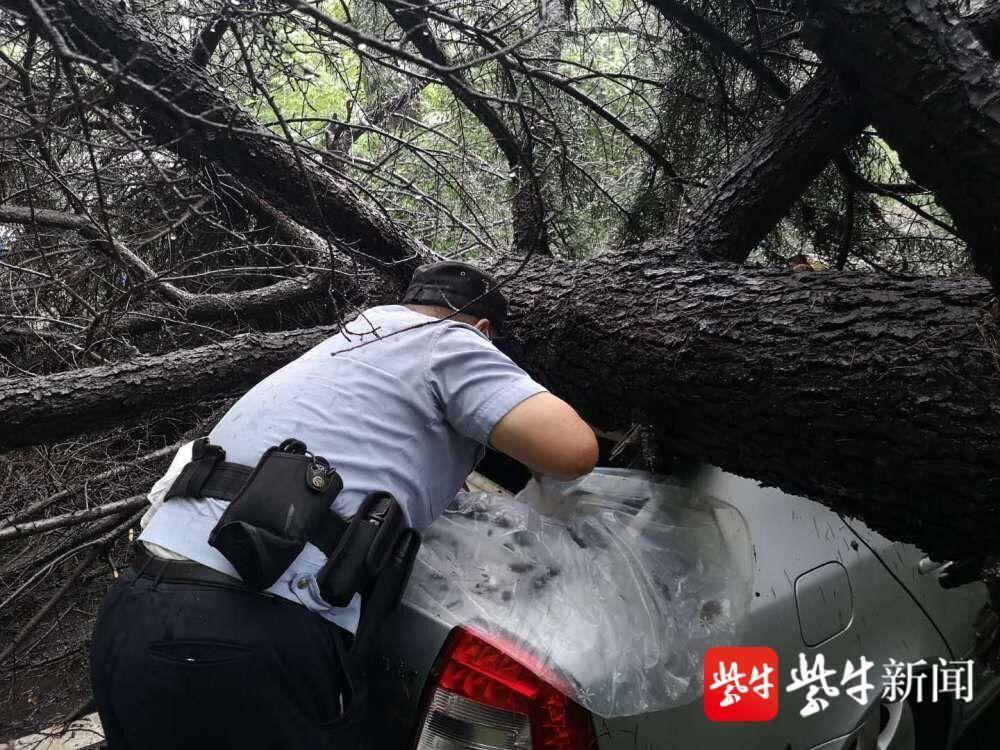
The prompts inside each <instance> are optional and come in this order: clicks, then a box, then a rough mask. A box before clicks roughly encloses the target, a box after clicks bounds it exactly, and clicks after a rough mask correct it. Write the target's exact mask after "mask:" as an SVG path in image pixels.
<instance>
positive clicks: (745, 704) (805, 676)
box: [702, 646, 974, 722]
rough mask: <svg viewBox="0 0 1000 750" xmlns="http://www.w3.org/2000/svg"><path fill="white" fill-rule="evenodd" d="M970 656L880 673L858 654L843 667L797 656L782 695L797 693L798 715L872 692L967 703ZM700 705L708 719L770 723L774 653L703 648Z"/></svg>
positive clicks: (774, 706)
mask: <svg viewBox="0 0 1000 750" xmlns="http://www.w3.org/2000/svg"><path fill="white" fill-rule="evenodd" d="M973 664H974V662H973V660H971V659H968V660H965V661H947V660H946V659H938V660H937V662H935V663H928V662H927V661H925V660H923V659H919V660H917V661H911V662H901V661H897V660H895V659H889V661H888V662H886V663H885V664H882V665H881V667H882V671H881V673H876V674H872V668H873V667H874V666H875V662H873V661H871V660H870V659H868V658H866V657H864V656H860V657H859V658H858V659H857V661H856V662H855V661H854V660H852V659H846V660H845V662H844V665H843V668H842V669H835V668H833V667H830V666H827V662H826V657H825V656H824V655H823V654H821V653H816V654H811V655H809V656H807V655H806V654H804V653H801V652H800V653H799V654H798V660H797V663H796V665H795V666H793V667H792V668H791V669H790V670H789V677H790V679H789V680H788V682H787V684H785V687H784V692H785V693H796V692H798V693H799V696H800V697H801V698H803V699H804V701H803V702H802V703H801V704H798V702H797V704H796V706H795V707H796V709H797V711H798V714H799V716H801V717H802V718H808V717H810V716H814V715H816V714H819V713H822V712H823V711H825V710H826V709H827V708H829V706H830V701H832V700H837V699H841V700H842V699H844V698H847V699H849V700H853V701H855V702H856V703H857V704H858V705H860V706H865V707H867V706H869V705H871V703H872V702H873V701H874V700H875V696H876V695H880V696H881V698H882V699H884V700H886V701H888V702H889V703H895V702H897V701H901V700H914V701H917V702H918V703H920V702H924V701H928V702H931V703H937V702H938V701H939V700H941V699H943V698H944V697H945V696H951V697H952V698H953V699H954V700H960V701H964V702H966V703H970V702H971V701H972V681H973ZM704 679H705V683H704V696H703V699H702V706H703V708H704V711H705V716H706V717H707V718H708V719H709V720H710V721H740V722H744V721H771V719H773V718H774V717H775V716H777V715H778V693H779V692H780V691H781V686H780V684H779V683H780V679H779V672H778V655H777V653H775V651H774V649H772V648H769V647H767V646H719V647H716V648H711V649H709V650H708V651H706V652H705V661H704Z"/></svg>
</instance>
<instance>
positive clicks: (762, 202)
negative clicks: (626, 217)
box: [679, 71, 868, 263]
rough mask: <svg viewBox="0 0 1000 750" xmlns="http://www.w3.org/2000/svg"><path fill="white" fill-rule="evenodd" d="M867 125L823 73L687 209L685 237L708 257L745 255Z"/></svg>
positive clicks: (836, 83)
mask: <svg viewBox="0 0 1000 750" xmlns="http://www.w3.org/2000/svg"><path fill="white" fill-rule="evenodd" d="M867 122H868V120H867V116H866V115H865V113H864V112H863V111H862V108H861V107H860V106H858V104H857V103H856V102H855V101H854V100H853V99H852V98H851V97H850V96H848V95H847V92H846V91H845V90H844V87H843V85H842V84H841V83H840V81H839V80H838V79H837V76H836V75H835V74H834V73H832V72H830V71H822V72H820V73H817V74H816V76H815V77H813V79H812V80H811V81H809V82H808V83H807V84H806V85H805V86H803V87H802V89H800V90H799V91H798V92H796V94H795V96H793V97H792V98H791V99H790V100H789V101H788V105H787V106H786V107H785V108H784V109H783V110H782V111H781V112H780V113H779V114H778V115H777V117H775V119H774V121H773V122H771V123H769V124H768V126H767V127H766V128H765V129H764V131H763V132H762V133H761V134H760V135H759V136H758V137H757V139H756V140H755V141H754V142H753V143H752V144H751V145H750V147H749V148H748V149H747V150H746V151H745V152H744V153H743V154H742V155H740V156H739V157H737V158H736V160H735V161H734V163H733V164H732V165H730V167H729V169H728V171H727V172H726V173H725V174H724V175H723V177H722V178H721V179H719V180H718V182H716V184H715V185H713V186H712V189H711V190H710V191H708V192H707V193H706V195H705V197H704V198H703V199H702V200H701V201H700V202H699V204H698V205H697V206H695V207H694V208H692V209H691V210H690V211H689V212H688V213H686V214H685V216H684V223H683V226H682V228H681V231H680V233H679V239H680V241H681V242H682V243H684V244H686V245H688V246H689V247H691V248H693V249H695V250H696V251H697V252H698V253H699V255H700V256H701V257H702V258H704V259H705V260H728V261H733V262H737V263H739V262H742V261H744V260H746V259H747V256H748V255H749V254H750V252H751V251H752V250H753V249H754V248H755V247H757V245H758V243H759V242H760V241H761V240H762V239H764V237H765V236H766V235H767V233H768V232H770V231H771V229H773V228H774V225H775V224H777V223H778V222H779V221H780V220H781V218H782V217H783V216H785V215H786V214H787V213H788V207H789V206H791V205H792V203H793V202H794V201H795V200H796V199H797V198H798V197H799V196H800V195H802V193H803V192H804V191H805V190H806V188H808V187H809V184H810V183H811V182H812V181H813V180H814V179H816V176H817V175H819V173H820V172H821V171H823V168H824V167H825V166H826V165H827V164H829V163H830V160H831V159H833V158H834V157H835V156H836V155H837V154H839V153H841V152H842V150H843V149H844V148H845V147H846V146H848V145H849V144H850V143H851V141H853V140H854V139H855V138H857V137H858V135H860V134H861V131H862V129H864V127H865V125H866V124H867Z"/></svg>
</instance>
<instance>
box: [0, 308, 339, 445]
mask: <svg viewBox="0 0 1000 750" xmlns="http://www.w3.org/2000/svg"><path fill="white" fill-rule="evenodd" d="M336 330H337V326H323V327H319V328H313V329H309V330H304V331H283V332H281V333H267V334H251V335H246V336H239V337H237V338H234V339H233V340H232V341H227V342H225V343H222V344H211V345H209V346H202V347H199V348H197V349H188V350H181V351H177V352H172V353H171V354H165V355H161V356H141V357H136V358H134V359H131V360H129V361H128V362H123V363H121V364H115V365H102V366H100V367H93V368H90V369H85V370H71V371H68V372H60V373H57V374H55V375H48V376H45V377H40V378H22V379H17V380H7V381H0V393H2V395H0V413H2V412H4V409H5V407H4V406H3V405H4V404H5V405H9V406H10V407H11V410H12V411H10V412H8V416H9V418H10V419H11V420H13V421H11V422H7V423H6V424H5V425H4V427H3V429H2V430H0V432H3V433H5V434H2V435H0V447H2V448H4V449H6V448H12V447H15V446H18V445H32V444H37V443H43V442H46V441H50V440H55V439H58V438H59V437H65V436H67V435H72V434H76V433H80V432H86V431H89V430H93V429H98V428H100V427H104V426H107V425H111V424H114V423H115V422H117V421H119V420H121V419H122V417H123V416H124V415H129V416H133V415H139V414H142V413H143V412H147V411H149V410H150V409H156V408H169V407H171V406H173V405H175V404H180V403H195V402H198V401H199V400H201V399H202V398H205V397H207V396H212V395H216V394H219V393H228V392H234V391H238V390H239V389H241V388H247V387H249V386H250V385H252V384H253V383H255V382H256V381H258V380H260V379H261V378H262V377H264V376H265V375H267V374H269V373H271V372H273V371H274V370H277V369H278V368H279V367H281V366H282V365H284V364H285V363H286V362H289V361H290V360H292V359H294V358H295V357H297V356H299V355H300V354H302V353H304V352H305V351H306V350H308V349H309V348H310V347H311V346H314V345H315V344H317V343H319V342H320V341H322V340H323V339H324V338H326V337H327V336H330V335H332V334H333V333H334V332H335V331H336ZM15 411H16V412H17V413H16V414H15V413H14V412H15ZM8 428H9V430H8Z"/></svg>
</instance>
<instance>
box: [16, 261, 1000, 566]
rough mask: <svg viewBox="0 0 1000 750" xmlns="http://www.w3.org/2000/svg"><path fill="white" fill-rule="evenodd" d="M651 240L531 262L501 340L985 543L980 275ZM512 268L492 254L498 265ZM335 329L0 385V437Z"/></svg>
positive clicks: (780, 465) (604, 398)
mask: <svg viewBox="0 0 1000 750" xmlns="http://www.w3.org/2000/svg"><path fill="white" fill-rule="evenodd" d="M654 250H655V249H651V248H637V249H635V250H633V251H632V252H628V253H624V254H615V255H609V256H603V257H602V258H599V259H596V260H593V261H588V262H586V263H578V264H564V263H561V262H557V261H553V260H551V259H537V260H535V261H533V262H532V263H531V264H530V265H529V266H528V267H527V268H525V269H524V270H523V271H522V272H521V273H520V274H519V275H517V276H516V277H515V278H512V279H510V281H509V283H508V285H507V289H508V292H509V294H510V296H511V298H512V302H513V304H514V309H515V312H516V316H515V320H514V323H513V327H512V333H513V338H512V340H510V341H508V342H507V345H506V348H507V349H508V351H509V352H510V353H511V354H512V355H513V356H514V357H515V358H517V360H518V361H519V362H521V363H522V364H523V365H524V366H526V367H527V368H528V369H529V370H530V371H531V372H532V373H533V374H534V375H536V376H537V377H538V378H540V379H541V380H542V381H543V382H545V383H546V384H548V385H549V386H550V387H551V388H552V389H553V390H554V391H555V392H557V393H559V394H561V395H563V396H566V397H567V398H569V399H570V400H572V402H573V403H574V404H576V405H578V406H579V407H580V408H581V409H582V410H583V411H584V413H585V414H586V416H587V417H588V418H589V419H591V420H594V421H595V422H596V423H598V424H600V425H602V426H604V427H609V428H613V427H618V426H621V425H622V424H623V423H628V422H630V421H632V420H633V419H636V418H640V419H642V420H643V421H647V422H649V423H651V424H655V425H659V426H662V427H663V428H664V429H665V431H666V433H667V434H668V435H669V436H670V438H671V440H672V444H673V445H674V446H675V449H676V450H677V452H678V453H679V454H682V455H687V456H691V457H696V458H699V459H703V460H708V461H711V462H713V463H716V464H718V465H720V466H722V467H724V468H727V469H729V470H731V471H734V472H736V473H739V474H743V475H748V476H753V477H756V478H758V479H761V480H763V481H766V482H769V483H773V484H776V485H778V486H781V487H783V488H784V489H786V490H789V491H792V492H796V493H799V494H804V495H807V496H810V497H813V498H815V499H818V500H821V501H824V502H826V503H828V504H830V505H831V506H833V507H834V508H837V509H839V510H841V511H844V512H848V513H851V514H854V515H860V516H861V517H862V518H864V519H865V520H866V521H867V522H869V523H870V524H872V525H873V526H875V527H876V528H878V529H880V530H882V531H883V532H885V533H886V534H888V535H890V536H892V537H894V538H899V539H906V540H913V541H916V542H918V543H919V544H921V545H922V546H923V547H924V548H925V549H926V550H927V552H928V553H929V554H931V555H936V556H938V557H940V558H951V557H955V556H957V555H965V554H970V553H974V552H986V551H990V550H995V549H996V548H997V546H998V545H1000V515H998V514H997V509H996V497H997V492H998V490H1000V484H998V480H997V479H996V477H998V476H1000V377H998V362H1000V349H998V348H997V341H998V338H997V336H998V334H997V331H996V327H995V324H994V323H993V322H992V320H989V319H987V318H986V317H985V315H984V313H983V307H984V305H985V303H986V301H987V300H988V299H989V298H990V294H991V292H990V288H989V285H988V284H987V283H986V282H984V281H981V280H978V279H940V280H932V279H895V280H890V279H886V278H882V277H878V276H874V275H870V274H859V273H836V272H821V273H811V274H789V273H787V272H784V271H759V270H758V271H752V270H736V269H733V268H732V267H729V266H724V265H705V264H703V263H698V262H695V261H691V260H690V259H687V258H686V256H681V255H675V256H673V257H669V256H666V255H665V256H664V263H663V264H662V265H659V264H658V265H651V264H650V262H649V256H650V254H651V253H652V252H653V251H654ZM512 270H515V267H514V266H513V265H511V266H507V267H504V268H503V269H501V274H502V275H508V274H509V273H510V272H511V271H512ZM332 330H333V329H330V328H327V329H318V330H313V331H308V332H304V331H300V332H292V333H281V334H264V335H256V336H252V337H246V338H244V339H237V340H235V341H234V342H231V343H227V344H219V345H214V346H212V347H202V348H200V349H194V350H190V351H181V352H175V353H172V354H168V355H164V356H161V357H146V358H139V359H137V360H134V361H131V362H129V363H125V364H121V365H114V366H110V367H98V368H92V369H89V370H80V371H75V372H71V373H65V374H59V375H53V376H48V377H42V378H36V379H30V380H24V379H21V380H14V381H5V382H2V383H0V425H2V427H0V444H2V445H4V446H6V447H10V446H13V445H23V444H25V443H28V442H38V441H47V440H53V439H56V438H58V437H61V436H64V435H66V434H68V433H70V432H74V433H75V432H79V431H80V430H81V429H83V428H86V427H97V426H99V425H101V424H108V423H109V422H110V421H113V420H115V419H117V418H118V417H119V416H120V414H121V411H122V409H123V408H125V409H128V410H129V411H130V412H139V411H141V410H142V409H149V408H157V409H162V408H164V407H166V406H167V405H169V404H170V403H173V402H177V401H182V400H183V401H190V400H192V399H196V398H198V397H199V396H204V395H207V394H209V393H218V392H220V391H223V390H226V391H228V390H232V389H236V388H240V387H245V386H246V385H248V384H249V383H250V382H252V381H253V380H255V379H257V378H259V377H261V376H263V375H265V374H266V373H268V372H270V371H272V370H273V369H275V368H276V367H277V366H278V365H280V364H281V363H282V362H284V361H286V360H288V359H290V358H292V357H294V356H296V355H297V354H299V353H301V352H302V351H304V349H305V348H306V347H308V346H310V345H312V344H313V343H315V342H316V341H317V340H319V339H320V338H321V337H323V336H326V335H329V334H330V333H331V332H332Z"/></svg>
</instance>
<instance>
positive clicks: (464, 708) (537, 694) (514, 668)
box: [417, 628, 597, 750]
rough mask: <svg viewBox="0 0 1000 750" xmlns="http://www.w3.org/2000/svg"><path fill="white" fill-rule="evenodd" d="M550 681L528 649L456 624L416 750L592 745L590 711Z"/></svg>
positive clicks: (576, 749) (572, 749)
mask: <svg viewBox="0 0 1000 750" xmlns="http://www.w3.org/2000/svg"><path fill="white" fill-rule="evenodd" d="M552 682H553V680H552V678H551V677H550V676H548V675H547V674H546V672H545V671H544V670H543V669H541V668H540V667H539V666H538V665H537V663H536V662H535V660H533V659H532V658H531V657H530V655H527V654H523V653H518V652H517V650H516V649H515V648H513V647H510V646H508V645H506V644H502V643H499V642H498V641H497V640H496V639H493V638H492V637H488V636H484V635H482V634H478V633H475V632H473V631H470V630H466V629H464V628H456V629H455V630H454V631H453V632H452V634H451V636H450V638H449V639H448V642H447V643H446V644H445V647H444V649H443V650H442V652H441V656H440V658H439V660H438V664H437V666H436V667H435V669H434V672H433V673H432V675H431V678H430V683H429V685H428V694H427V697H426V698H427V699H426V703H425V705H426V709H425V715H424V717H423V724H422V725H421V727H420V732H419V734H418V738H417V750H458V749H459V748H477V749H478V750H493V749H494V748H496V749H497V750H500V749H501V748H504V749H505V750H507V749H509V750H585V749H587V748H596V746H597V743H596V739H595V736H594V727H593V723H592V722H591V718H590V714H589V713H588V712H587V711H586V710H585V709H583V708H582V707H581V706H579V705H578V704H577V703H574V702H573V701H572V700H570V699H569V698H567V697H566V696H565V695H563V694H562V693H560V692H559V691H558V690H556V689H555V688H554V687H553V686H552Z"/></svg>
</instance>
